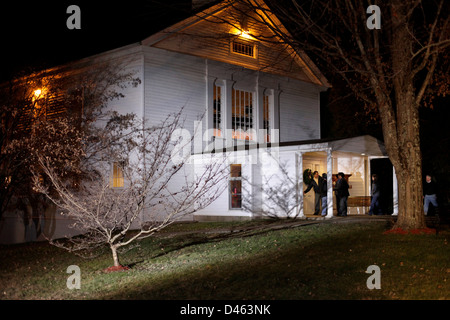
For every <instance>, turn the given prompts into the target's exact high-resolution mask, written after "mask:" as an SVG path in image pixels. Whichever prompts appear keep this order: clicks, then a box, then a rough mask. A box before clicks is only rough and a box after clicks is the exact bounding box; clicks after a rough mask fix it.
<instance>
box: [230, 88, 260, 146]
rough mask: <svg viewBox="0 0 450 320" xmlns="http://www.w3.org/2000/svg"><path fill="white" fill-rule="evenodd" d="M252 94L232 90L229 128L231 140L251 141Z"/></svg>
mask: <svg viewBox="0 0 450 320" xmlns="http://www.w3.org/2000/svg"><path fill="white" fill-rule="evenodd" d="M253 114H254V110H253V93H252V92H247V91H241V90H236V89H233V94H232V97H231V128H232V129H233V139H241V140H253V133H252V130H251V129H253Z"/></svg>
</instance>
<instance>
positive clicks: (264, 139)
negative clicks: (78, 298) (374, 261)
mask: <svg viewBox="0 0 450 320" xmlns="http://www.w3.org/2000/svg"><path fill="white" fill-rule="evenodd" d="M207 2H208V1H194V5H202V4H204V3H207ZM254 3H255V4H256V5H257V7H258V8H260V9H259V10H257V12H255V11H251V10H248V8H246V7H245V6H242V5H238V4H235V3H233V1H222V2H219V3H216V4H214V5H210V6H208V5H206V9H204V10H201V11H199V12H197V13H196V14H195V15H193V16H192V17H190V18H187V19H185V20H183V21H181V22H179V23H177V24H175V25H173V26H171V27H169V28H167V29H165V30H163V31H160V32H158V33H156V34H154V35H151V36H150V37H148V38H146V39H144V40H142V41H141V42H140V43H135V44H131V45H128V46H125V47H122V48H118V49H116V50H112V51H108V52H105V53H102V54H99V55H96V56H93V57H89V58H86V59H83V60H81V61H78V62H75V63H74V64H75V65H76V64H79V65H80V66H81V65H84V64H86V63H95V61H115V60H120V61H122V62H123V61H126V69H127V70H130V71H132V72H134V73H135V75H136V76H137V77H139V78H140V79H141V81H142V82H141V85H139V86H137V87H135V88H127V89H124V94H125V98H124V99H121V100H118V101H117V102H113V103H112V104H111V108H114V109H115V110H117V111H119V112H124V113H128V112H134V113H136V114H137V115H138V116H139V117H142V118H144V119H146V121H148V122H149V123H157V122H159V121H161V120H163V119H164V117H166V116H167V114H168V113H169V112H175V111H177V110H179V109H180V108H181V107H184V114H185V116H186V129H188V130H189V131H190V132H192V134H194V126H195V123H196V121H197V120H198V117H199V115H202V114H204V115H205V116H204V117H203V119H202V122H201V128H202V131H201V136H202V140H203V144H202V146H201V149H200V150H203V151H206V152H208V151H210V150H209V149H208V148H210V147H209V146H211V143H213V146H216V147H217V146H230V145H236V144H241V145H245V144H247V145H250V147H248V148H244V149H245V150H244V151H242V152H241V153H240V154H239V155H237V156H236V157H235V158H234V162H233V163H230V166H231V169H232V170H231V172H232V173H231V175H230V178H229V181H227V183H228V184H229V186H228V189H227V191H226V192H225V193H223V194H222V196H221V197H220V198H219V199H218V200H217V201H216V202H214V203H213V204H212V205H210V206H209V207H207V208H206V209H204V210H202V211H199V212H197V213H196V214H195V215H194V216H192V217H190V218H189V219H194V220H219V219H222V220H223V219H242V218H243V219H250V218H255V217H260V216H261V215H262V214H263V213H264V211H265V210H264V206H265V204H264V199H266V195H264V191H263V189H264V185H263V184H264V183H265V181H266V180H267V179H266V178H267V177H268V176H269V175H272V176H273V175H275V176H276V175H277V172H279V171H278V170H279V169H280V168H279V167H277V166H276V165H274V164H276V162H273V161H272V160H264V161H263V160H262V159H263V158H264V155H263V154H262V153H260V152H259V150H265V146H267V145H266V144H267V143H270V149H271V150H273V151H274V153H275V154H276V157H277V159H279V160H280V162H281V163H285V164H286V168H287V169H288V172H289V175H290V178H292V180H293V181H295V182H297V183H298V186H297V187H296V189H295V188H294V189H293V190H292V194H294V195H295V198H296V199H297V201H298V203H297V204H296V208H295V210H293V211H292V212H291V213H290V215H291V216H296V217H304V216H306V215H308V214H311V213H312V211H313V209H312V206H313V205H312V201H313V197H314V196H313V195H312V192H311V193H308V194H306V195H304V194H303V191H302V189H304V188H306V186H304V185H303V183H302V181H303V171H304V170H305V169H308V168H309V169H312V170H313V171H314V170H317V171H319V173H328V199H329V201H328V203H329V207H328V211H327V212H328V215H327V217H328V218H330V217H332V216H333V214H334V213H333V192H332V176H333V175H335V174H336V173H338V172H340V171H342V172H344V173H346V174H350V175H351V176H350V178H349V184H350V185H351V189H350V195H351V197H350V199H352V197H354V198H355V199H356V198H357V197H359V198H358V199H363V198H361V197H365V199H366V198H367V197H368V196H369V195H370V173H371V161H372V160H373V159H376V158H387V155H386V151H385V150H384V147H383V144H382V143H380V142H379V141H377V140H376V139H375V138H373V137H369V136H363V137H356V138H351V139H346V140H336V141H324V140H321V137H320V93H321V92H322V91H325V90H327V89H328V88H329V87H330V85H329V84H328V82H327V80H326V79H325V77H324V76H323V75H322V74H321V72H320V71H319V70H318V68H317V67H316V66H315V65H314V63H313V62H312V61H311V60H310V59H309V58H308V57H307V56H306V55H305V53H304V52H301V51H298V50H295V49H294V48H292V47H291V46H289V45H288V44H287V43H285V42H283V41H282V40H281V39H280V38H278V37H277V35H276V34H275V33H274V32H272V30H271V29H270V28H269V27H268V26H267V24H266V23H263V22H262V21H261V19H264V20H266V22H267V21H269V22H270V23H272V24H276V25H277V26H279V27H280V28H283V26H282V24H281V22H280V21H279V20H278V19H277V17H276V16H275V15H274V14H272V13H270V10H269V8H268V7H267V6H266V4H265V3H264V1H262V0H254ZM286 32H287V31H286ZM252 146H253V147H252ZM252 148H253V149H252ZM252 150H253V151H252ZM255 150H257V152H256V153H252V152H254V151H255ZM249 156H253V157H254V158H252V159H253V160H251V161H250V160H249ZM255 157H256V158H255ZM255 159H256V160H255ZM113 174H114V172H113ZM391 174H392V167H391ZM244 178H245V179H244ZM279 179H281V177H279ZM390 179H392V180H391V182H390V183H391V185H392V186H395V187H394V191H395V190H396V181H395V174H394V175H392V176H391V178H390ZM249 181H251V187H250V188H245V184H246V183H249ZM256 186H257V187H256ZM247 187H248V185H247ZM258 193H259V194H258ZM394 194H395V192H394ZM245 198H251V199H252V200H251V201H250V202H251V209H252V210H248V208H247V210H244V208H243V207H244V206H243V203H244V202H245V201H246V200H248V199H245ZM393 201H394V202H395V197H394V199H393ZM357 202H358V201H356V202H355V203H354V206H351V207H350V208H349V210H350V212H349V213H350V214H363V213H365V212H366V211H367V210H368V208H367V207H366V206H364V205H362V204H361V205H359V204H358V203H357ZM394 212H395V205H394ZM50 225H51V229H52V235H53V237H54V238H57V237H60V236H63V235H64V234H66V232H67V221H64V220H62V219H60V218H58V216H57V214H56V216H55V214H54V213H53V216H52V217H51V218H50V217H48V221H47V222H46V226H47V228H50ZM26 237H27V235H26V234H25V231H24V226H23V222H21V221H20V219H17V218H14V217H13V216H12V215H11V216H8V215H5V217H4V219H3V220H2V221H1V223H0V242H1V243H14V242H22V241H24V240H25V238H26Z"/></svg>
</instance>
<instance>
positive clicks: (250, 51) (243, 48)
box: [231, 40, 255, 58]
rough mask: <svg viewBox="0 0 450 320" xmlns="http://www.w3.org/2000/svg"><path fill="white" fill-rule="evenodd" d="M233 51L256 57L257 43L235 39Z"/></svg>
mask: <svg viewBox="0 0 450 320" xmlns="http://www.w3.org/2000/svg"><path fill="white" fill-rule="evenodd" d="M231 51H232V52H233V53H237V54H242V55H244V56H247V57H251V58H255V45H254V44H251V43H248V42H243V41H237V40H235V41H233V42H232V43H231Z"/></svg>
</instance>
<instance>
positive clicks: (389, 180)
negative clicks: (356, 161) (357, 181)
mask: <svg viewBox="0 0 450 320" xmlns="http://www.w3.org/2000/svg"><path fill="white" fill-rule="evenodd" d="M372 174H376V175H377V176H378V184H379V187H380V189H381V194H380V206H381V210H382V211H381V212H382V213H383V214H392V213H393V212H394V203H393V202H394V196H393V178H394V177H393V174H394V173H393V169H392V163H391V161H390V160H389V159H388V158H379V159H371V160H370V179H372ZM370 181H371V180H370Z"/></svg>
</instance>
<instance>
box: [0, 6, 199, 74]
mask: <svg viewBox="0 0 450 320" xmlns="http://www.w3.org/2000/svg"><path fill="white" fill-rule="evenodd" d="M190 3H191V2H190V1H186V0H173V1H167V0H166V1H164V0H161V1H160V0H140V1H134V0H131V1H120V2H119V1H104V0H100V1H98V0H95V1H66V0H63V1H57V2H55V1H53V2H48V1H47V2H41V1H38V2H37V1H33V2H32V1H15V2H12V3H8V4H5V3H2V5H1V7H0V30H1V47H2V49H3V50H2V54H1V55H2V59H1V62H0V81H5V80H7V79H9V78H10V77H11V76H13V75H14V74H16V73H18V72H22V71H25V72H26V71H27V70H30V68H31V70H33V69H45V68H48V67H53V66H55V65H59V64H63V63H66V62H69V61H73V60H77V59H80V58H84V57H88V56H90V55H93V54H97V53H100V52H104V51H107V50H110V49H115V48H118V47H121V46H124V45H128V44H131V43H135V42H138V41H141V40H143V39H145V38H146V37H148V36H150V35H152V34H153V33H155V32H157V31H159V30H161V29H164V28H165V27H167V26H170V25H171V24H173V23H176V22H178V21H180V20H181V19H183V18H184V17H186V16H189V10H190V8H191V6H190ZM72 4H75V5H78V6H79V7H80V9H81V30H69V29H68V28H67V26H66V21H67V19H68V18H69V17H70V14H67V13H66V11H67V8H68V7H69V6H70V5H72Z"/></svg>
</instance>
